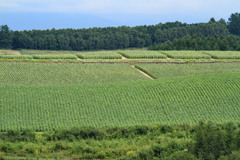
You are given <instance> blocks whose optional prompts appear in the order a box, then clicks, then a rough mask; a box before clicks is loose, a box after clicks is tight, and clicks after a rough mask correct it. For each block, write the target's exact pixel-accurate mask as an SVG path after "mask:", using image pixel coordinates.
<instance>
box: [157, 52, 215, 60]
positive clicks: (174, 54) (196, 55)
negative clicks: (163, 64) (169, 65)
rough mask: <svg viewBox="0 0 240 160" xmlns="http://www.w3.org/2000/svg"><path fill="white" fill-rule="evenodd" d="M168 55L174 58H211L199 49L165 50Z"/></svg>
mask: <svg viewBox="0 0 240 160" xmlns="http://www.w3.org/2000/svg"><path fill="white" fill-rule="evenodd" d="M162 53H164V54H166V55H167V56H168V57H170V58H173V59H210V58H211V56H209V55H207V54H204V53H203V52H201V51H200V52H199V51H163V52H162Z"/></svg>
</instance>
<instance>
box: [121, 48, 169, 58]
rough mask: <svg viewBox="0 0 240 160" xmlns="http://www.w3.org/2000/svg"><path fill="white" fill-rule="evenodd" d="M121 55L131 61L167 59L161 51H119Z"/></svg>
mask: <svg viewBox="0 0 240 160" xmlns="http://www.w3.org/2000/svg"><path fill="white" fill-rule="evenodd" d="M118 53H120V54H121V55H123V56H124V57H127V58H130V59H141V58H143V59H166V58H167V56H166V55H164V54H162V53H161V52H159V51H144V50H139V51H137V50H128V51H119V52H118Z"/></svg>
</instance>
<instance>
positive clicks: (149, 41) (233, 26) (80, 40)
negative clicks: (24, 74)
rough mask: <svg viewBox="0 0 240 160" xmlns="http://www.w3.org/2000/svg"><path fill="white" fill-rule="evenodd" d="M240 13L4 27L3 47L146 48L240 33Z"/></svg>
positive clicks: (0, 35) (0, 33)
mask: <svg viewBox="0 0 240 160" xmlns="http://www.w3.org/2000/svg"><path fill="white" fill-rule="evenodd" d="M239 26H240V14H239V13H235V14H232V15H231V17H230V18H229V21H228V22H226V21H225V20H224V19H220V20H219V21H216V20H215V19H214V18H211V19H210V21H209V22H208V23H196V24H186V23H181V22H178V21H176V22H167V23H164V24H163V23H159V24H156V25H144V26H136V27H127V26H121V27H105V28H88V29H85V28H84V29H71V28H69V29H58V30H56V29H54V28H53V29H51V30H49V29H48V30H29V31H26V30H25V31H12V30H10V28H9V27H8V26H7V25H2V26H0V48H4V49H39V50H74V51H84V50H112V49H126V48H142V47H148V46H151V45H153V44H159V43H165V42H167V41H173V40H174V39H179V38H182V37H186V36H188V35H190V36H193V35H194V36H197V37H213V36H223V37H225V36H227V35H230V34H235V35H238V36H239V35H240V27H239Z"/></svg>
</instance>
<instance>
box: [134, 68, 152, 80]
mask: <svg viewBox="0 0 240 160" xmlns="http://www.w3.org/2000/svg"><path fill="white" fill-rule="evenodd" d="M131 66H132V67H133V68H135V69H136V70H137V71H138V72H140V73H141V74H143V75H144V76H145V77H148V78H149V79H151V80H154V78H153V77H152V76H150V75H149V74H147V73H146V72H144V71H142V70H140V69H138V68H136V66H135V65H131Z"/></svg>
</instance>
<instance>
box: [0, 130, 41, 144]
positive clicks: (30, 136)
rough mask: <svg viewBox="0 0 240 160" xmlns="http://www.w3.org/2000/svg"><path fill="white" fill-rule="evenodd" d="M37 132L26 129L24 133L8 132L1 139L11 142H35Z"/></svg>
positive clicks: (18, 131)
mask: <svg viewBox="0 0 240 160" xmlns="http://www.w3.org/2000/svg"><path fill="white" fill-rule="evenodd" d="M35 136H36V134H35V132H33V131H31V130H28V129H25V130H23V131H20V130H8V131H7V132H6V133H4V134H2V135H1V137H2V139H3V140H8V141H10V142H16V141H28V142H30V141H34V140H35Z"/></svg>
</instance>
